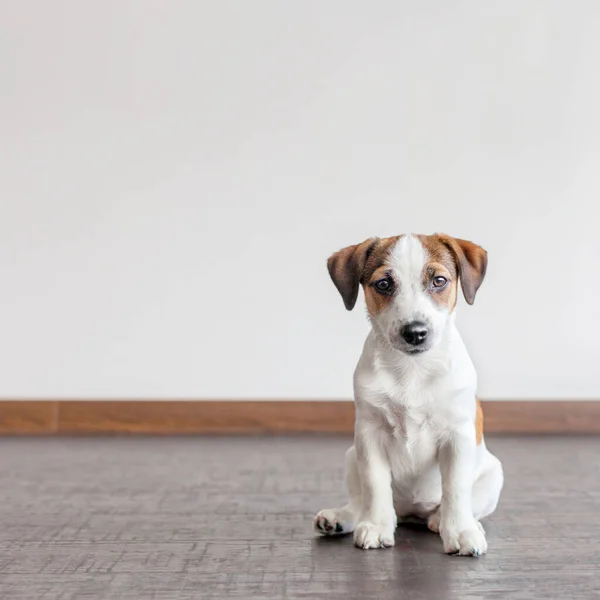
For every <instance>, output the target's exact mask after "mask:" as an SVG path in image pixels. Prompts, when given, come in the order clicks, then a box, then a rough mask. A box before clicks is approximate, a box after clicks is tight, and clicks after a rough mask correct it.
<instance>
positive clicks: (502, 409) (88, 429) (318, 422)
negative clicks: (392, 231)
mask: <svg viewBox="0 0 600 600" xmlns="http://www.w3.org/2000/svg"><path fill="white" fill-rule="evenodd" d="M482 404H483V411H484V415H485V432H486V433H600V401H506V402H503V401H484V402H483V403H482ZM353 427H354V404H353V403H352V402H348V401H340V402H334V401H322V402H319V401H297V402H296V401H227V402H225V401H221V402H219V401H178V400H175V401H164V400H157V401H133V400H125V401H117V400H115V401H96V400H89V401H88V400H79V401H77V400H47V401H28V400H23V401H14V400H13V401H0V434H13V435H15V434H26V435H35V434H165V435H166V434H171V435H176V434H194V433H196V434H197V433H230V434H249V433H347V434H349V433H351V432H352V430H353Z"/></svg>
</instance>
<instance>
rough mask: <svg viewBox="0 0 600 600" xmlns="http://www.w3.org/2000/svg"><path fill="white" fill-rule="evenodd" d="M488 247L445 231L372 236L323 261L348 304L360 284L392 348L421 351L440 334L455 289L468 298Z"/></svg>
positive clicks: (483, 266)
mask: <svg viewBox="0 0 600 600" xmlns="http://www.w3.org/2000/svg"><path fill="white" fill-rule="evenodd" d="M486 266H487V252H486V251H485V250H484V249H483V248H481V247H479V246H477V245H475V244H473V243H472V242H467V241H465V240H459V239H455V238H452V237H450V236H448V235H443V234H435V235H429V236H425V235H401V236H397V237H391V238H383V239H380V238H371V239H368V240H366V241H364V242H362V244H356V245H354V246H349V247H348V248H344V249H343V250H340V251H339V252H336V253H335V254H334V255H333V256H331V257H330V258H329V260H328V261H327V267H328V269H329V274H330V275H331V279H332V280H333V283H334V284H335V286H336V288H337V289H338V291H339V292H340V294H341V296H342V298H343V300H344V304H345V306H346V308H347V309H348V310H352V309H353V308H354V305H355V304H356V299H357V298H358V289H359V287H360V285H362V286H363V289H364V292H365V299H366V302H367V309H368V312H369V316H370V318H371V320H372V321H373V324H374V326H375V328H376V330H377V331H378V332H379V333H380V334H382V335H383V336H385V337H386V338H387V340H388V341H389V343H390V344H391V345H392V347H393V348H395V349H396V350H400V351H402V352H405V353H406V354H411V355H416V354H421V353H423V352H425V351H427V350H429V349H431V348H433V347H434V346H435V345H436V344H437V343H438V342H439V341H440V340H441V339H442V336H443V333H444V330H445V328H446V324H447V322H448V320H449V317H450V315H451V314H452V311H453V310H454V307H455V306H456V299H457V294H458V282H459V280H460V284H461V287H462V291H463V294H464V296H465V299H466V301H467V302H468V303H469V304H473V301H474V300H475V294H476V293H477V290H478V289H479V286H480V285H481V283H482V281H483V278H484V276H485V270H486Z"/></svg>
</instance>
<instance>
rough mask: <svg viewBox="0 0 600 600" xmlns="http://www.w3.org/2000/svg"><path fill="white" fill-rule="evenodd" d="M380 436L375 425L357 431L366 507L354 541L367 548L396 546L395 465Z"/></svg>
mask: <svg viewBox="0 0 600 600" xmlns="http://www.w3.org/2000/svg"><path fill="white" fill-rule="evenodd" d="M380 435H381V433H380V431H377V429H375V428H365V429H361V428H360V427H357V430H356V434H355V446H356V458H357V466H358V473H359V476H360V482H361V488H362V497H361V501H362V502H361V503H362V507H361V512H360V518H359V522H358V524H357V525H356V527H355V529H354V543H355V544H356V545H357V546H358V547H359V548H364V549H365V550H368V549H369V548H389V547H390V546H393V545H394V534H395V530H396V513H395V511H394V502H393V497H392V473H391V467H390V463H389V459H388V456H387V453H386V452H385V448H384V445H383V443H382V440H381V439H380Z"/></svg>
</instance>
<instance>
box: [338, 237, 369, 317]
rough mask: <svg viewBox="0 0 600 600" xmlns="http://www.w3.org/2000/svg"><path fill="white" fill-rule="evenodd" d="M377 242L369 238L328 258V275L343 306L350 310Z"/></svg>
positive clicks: (354, 302)
mask: <svg viewBox="0 0 600 600" xmlns="http://www.w3.org/2000/svg"><path fill="white" fill-rule="evenodd" d="M378 241H379V240H378V239H377V238H371V239H368V240H365V241H364V242H362V244H354V245H353V246H348V247H347V248H343V249H342V250H339V251H338V252H336V253H335V254H333V255H332V256H330V257H329V259H328V261H327V269H328V270H329V275H330V276H331V279H332V281H333V283H334V285H335V287H336V288H337V290H338V292H339V293H340V295H341V296H342V299H343V300H344V306H345V307H346V308H347V309H348V310H352V309H353V308H354V305H355V304H356V299H357V298H358V287H359V284H360V282H361V279H362V277H363V273H364V270H365V266H366V264H367V261H368V260H369V257H370V255H371V252H372V251H373V248H375V246H376V245H377V242H378Z"/></svg>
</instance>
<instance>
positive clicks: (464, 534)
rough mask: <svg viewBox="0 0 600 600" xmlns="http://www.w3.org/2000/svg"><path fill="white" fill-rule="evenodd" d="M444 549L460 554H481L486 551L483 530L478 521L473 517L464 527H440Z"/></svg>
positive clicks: (449, 552)
mask: <svg viewBox="0 0 600 600" xmlns="http://www.w3.org/2000/svg"><path fill="white" fill-rule="evenodd" d="M440 535H441V536H442V541H443V542H444V551H445V552H447V553H448V554H458V555H460V556H481V555H482V554H485V553H486V552H487V541H486V539H485V530H484V529H483V526H482V525H481V523H480V522H479V521H476V520H475V519H473V520H472V521H471V523H469V524H468V525H467V526H466V527H453V526H444V524H442V525H441V527H440Z"/></svg>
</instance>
